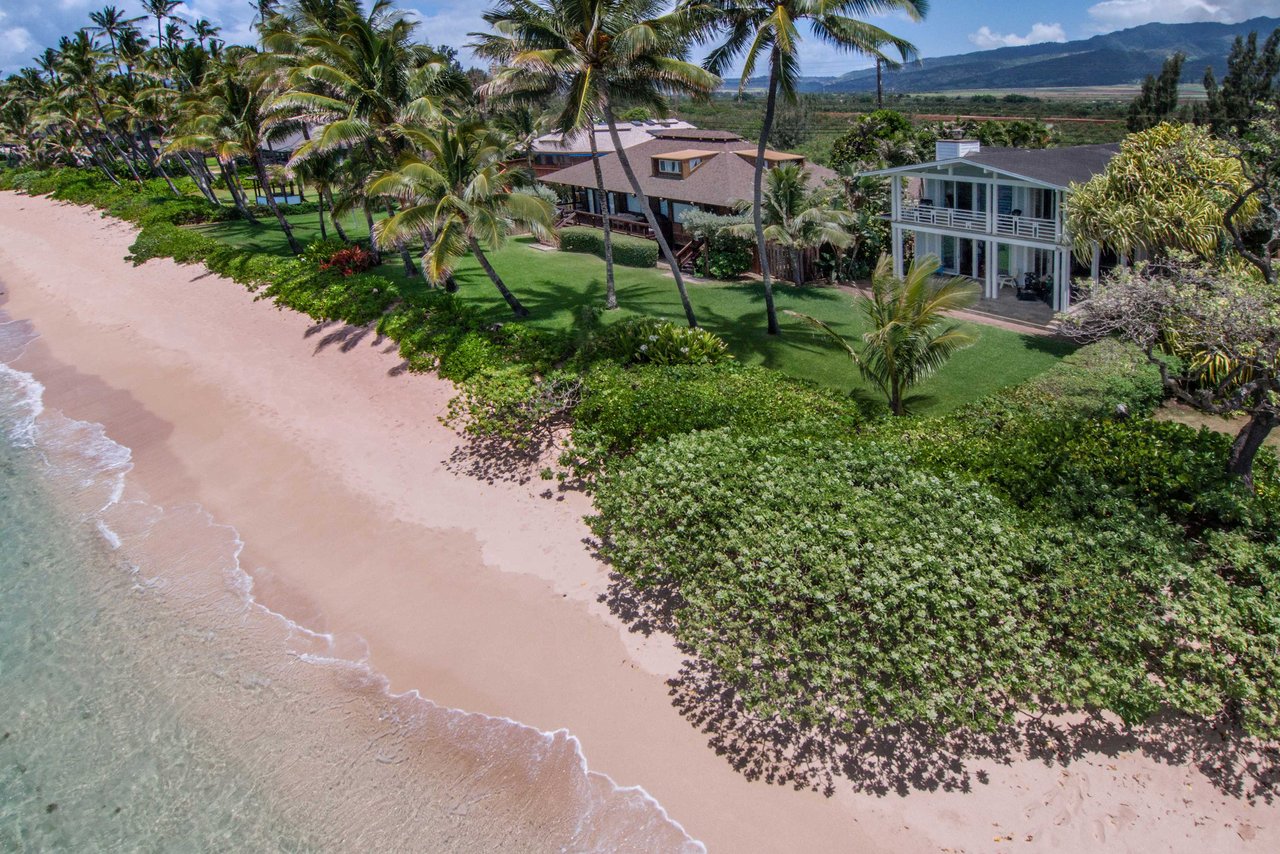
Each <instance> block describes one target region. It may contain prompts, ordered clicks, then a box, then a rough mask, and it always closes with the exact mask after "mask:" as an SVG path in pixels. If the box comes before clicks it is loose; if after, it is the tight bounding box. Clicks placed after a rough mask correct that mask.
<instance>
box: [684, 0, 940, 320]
mask: <svg viewBox="0 0 1280 854" xmlns="http://www.w3.org/2000/svg"><path fill="white" fill-rule="evenodd" d="M927 9H928V0H745V2H744V0H681V3H680V6H679V7H678V9H677V12H676V16H677V17H678V18H679V19H680V20H681V21H682V23H683V26H685V27H686V28H688V29H689V31H691V32H693V33H696V34H697V35H698V37H699V38H700V39H702V40H705V41H711V40H717V39H718V40H719V44H718V45H716V47H715V48H714V49H713V50H712V51H711V53H710V54H708V55H707V58H706V61H705V62H704V63H703V64H704V65H705V66H706V67H707V68H708V69H709V70H710V71H712V72H714V73H716V74H723V73H724V72H725V71H727V70H728V69H730V68H731V67H734V65H735V64H736V63H737V62H738V61H739V60H740V59H741V61H742V75H741V77H740V78H739V81H738V91H739V92H741V91H742V90H743V89H745V88H746V85H747V81H748V80H750V79H751V77H752V76H753V75H754V74H755V73H756V68H757V67H758V66H759V65H760V61H761V60H762V59H763V60H764V61H766V62H767V63H768V67H769V87H768V90H767V92H766V95H765V107H764V120H763V123H762V124H761V127H760V140H759V142H758V143H757V144H756V172H755V178H754V182H753V187H752V189H753V196H752V203H753V205H754V207H753V208H752V216H753V220H754V223H755V232H756V235H755V236H756V251H757V252H758V253H759V256H760V274H761V278H762V279H763V283H764V303H765V313H766V316H767V317H766V320H767V327H768V332H769V334H770V335H777V334H779V333H780V332H781V327H780V326H778V314H777V309H776V308H775V307H774V304H773V287H772V283H771V281H770V275H769V259H768V256H767V254H766V252H765V233H764V220H763V216H762V214H763V210H762V196H763V193H764V170H765V168H766V164H765V158H764V154H765V145H766V143H767V142H768V139H769V134H770V133H771V132H772V131H773V119H774V115H775V113H776V110H777V101H778V95H779V94H781V95H782V96H783V98H784V99H786V100H787V101H794V100H795V98H796V85H797V84H798V83H799V81H800V49H801V43H802V41H803V37H802V34H801V31H800V25H801V24H802V23H804V22H807V23H808V27H809V30H810V31H811V32H812V33H813V35H814V36H815V37H816V38H817V39H818V40H819V41H822V42H825V43H826V44H828V45H831V46H832V47H835V48H837V49H840V50H846V51H850V52H852V53H859V54H862V55H864V56H868V57H871V58H873V59H882V60H883V59H888V60H890V61H891V62H892V61H894V60H892V59H891V58H890V57H889V56H888V54H887V51H890V50H895V51H897V53H898V54H899V55H900V57H901V59H902V61H904V62H905V61H906V60H908V59H910V58H911V57H912V56H914V54H915V47H913V46H912V45H911V44H910V43H909V42H907V41H905V40H903V39H900V38H898V37H897V36H894V35H891V34H890V33H888V32H886V31H885V30H882V29H881V28H880V27H877V26H874V25H872V24H868V23H867V22H866V21H863V20H860V18H864V17H866V16H868V15H884V14H889V13H892V12H901V13H905V14H906V15H907V16H908V17H909V18H911V19H912V20H919V19H920V18H922V17H923V16H924V14H925V12H926V11H927Z"/></svg>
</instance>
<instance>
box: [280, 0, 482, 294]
mask: <svg viewBox="0 0 1280 854" xmlns="http://www.w3.org/2000/svg"><path fill="white" fill-rule="evenodd" d="M299 5H300V6H301V5H302V4H299ZM277 17H279V16H277ZM273 20H274V19H273ZM274 26H275V25H274V23H273V27H274ZM414 26H415V25H414V23H413V22H412V21H410V20H409V19H408V18H406V17H405V15H404V13H402V12H399V11H397V10H395V9H394V8H393V7H392V5H391V3H390V2H388V0H377V2H375V3H374V4H373V5H372V6H371V7H370V9H369V11H368V13H366V14H360V13H359V10H358V8H357V7H354V6H352V5H350V4H347V3H337V4H329V3H318V4H310V5H308V6H307V7H306V8H301V9H299V10H298V11H296V12H295V13H292V24H291V26H290V28H289V29H287V30H285V31H283V32H281V31H278V30H277V31H276V32H275V34H274V35H273V36H272V37H271V38H268V39H267V40H266V44H267V45H268V46H269V47H273V48H274V47H277V46H282V45H283V46H286V49H287V50H288V51H291V53H290V54H289V55H288V56H287V57H286V64H285V67H284V68H283V71H282V76H283V83H282V84H281V85H280V89H281V91H280V92H279V93H278V94H276V95H275V97H274V98H273V99H272V102H271V110H272V112H273V113H274V114H275V116H276V117H277V120H279V121H284V122H298V123H301V124H303V125H304V126H306V125H310V126H316V125H318V126H320V130H319V131H318V132H317V133H316V134H314V135H313V136H312V138H311V139H309V140H308V141H306V142H304V143H303V144H302V145H301V146H300V147H299V148H298V149H297V150H296V151H295V152H294V154H293V157H292V159H291V160H290V162H289V167H290V168H291V169H293V168H296V167H298V166H299V165H300V164H301V163H303V162H305V161H306V160H307V159H309V158H311V157H320V156H328V155H329V154H331V153H332V152H335V151H341V152H345V155H346V158H347V160H348V167H349V168H350V169H351V171H352V175H353V177H355V178H356V180H354V181H353V182H351V183H350V184H349V185H348V186H347V187H346V192H345V193H344V196H345V199H344V204H341V205H340V206H339V209H340V210H342V209H345V208H346V207H348V206H350V207H357V206H358V207H359V208H361V209H363V210H364V214H365V220H366V222H367V223H368V225H369V230H370V243H371V248H373V249H375V251H376V242H375V241H374V237H373V213H372V210H371V208H370V206H369V204H368V200H367V199H366V198H365V197H364V196H363V195H362V193H363V187H364V185H365V183H366V180H365V179H367V178H368V177H369V176H371V175H373V174H374V173H375V172H377V171H379V170H385V169H389V168H392V167H393V166H394V165H395V164H396V163H397V162H398V161H399V159H400V158H401V157H403V156H404V155H405V154H407V153H409V146H408V143H407V142H406V137H405V133H404V132H405V131H406V130H407V129H409V128H411V127H415V126H418V125H420V124H421V123H423V122H429V121H432V120H434V119H435V118H436V117H438V115H439V113H440V108H441V105H442V104H443V103H444V102H445V101H446V100H448V99H450V98H455V99H465V98H466V97H467V96H468V94H469V86H468V84H467V82H466V78H465V76H463V75H462V73H461V72H460V71H459V70H458V69H457V68H456V66H455V65H453V64H452V63H450V62H448V61H447V60H446V59H445V58H444V57H441V56H440V55H439V54H438V53H436V52H435V51H434V50H433V49H431V48H429V47H426V46H424V45H420V44H415V43H414V40H413V34H414ZM276 61H277V62H278V61H279V60H278V59H277V60H276ZM361 172H362V173H363V176H362V177H361V175H360V173H361ZM386 204H387V206H388V207H387V213H388V215H392V214H394V213H395V211H394V209H393V208H394V205H393V202H392V201H391V199H390V198H387V199H386ZM396 248H397V249H398V250H399V252H400V257H401V260H402V262H403V264H404V269H405V274H406V275H407V276H416V275H418V270H417V267H416V266H415V265H414V262H413V258H412V255H411V254H410V252H409V250H408V247H407V246H403V245H402V246H397V247H396Z"/></svg>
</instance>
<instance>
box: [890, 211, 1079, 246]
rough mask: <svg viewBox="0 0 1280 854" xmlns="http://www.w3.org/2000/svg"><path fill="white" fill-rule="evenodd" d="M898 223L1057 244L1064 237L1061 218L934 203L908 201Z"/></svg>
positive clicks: (899, 214)
mask: <svg viewBox="0 0 1280 854" xmlns="http://www.w3.org/2000/svg"><path fill="white" fill-rule="evenodd" d="M898 222H905V223H919V224H921V225H933V226H939V227H942V228H950V229H955V230H958V231H971V232H975V233H977V234H990V235H994V236H997V237H1018V238H1022V239H1024V240H1041V241H1045V242H1049V243H1056V242H1058V241H1059V240H1060V239H1061V237H1062V229H1061V228H1060V227H1059V224H1058V221H1057V220H1053V219H1041V218H1039V217H1032V216H1023V215H1022V214H1021V213H1019V212H1017V211H1016V210H1015V211H1014V212H1011V213H1007V214H996V215H995V216H991V215H990V214H989V213H987V212H986V211H971V210H964V209H962V208H944V207H935V206H933V205H930V204H920V203H918V202H917V203H904V204H903V205H902V206H901V208H900V209H899V211H898Z"/></svg>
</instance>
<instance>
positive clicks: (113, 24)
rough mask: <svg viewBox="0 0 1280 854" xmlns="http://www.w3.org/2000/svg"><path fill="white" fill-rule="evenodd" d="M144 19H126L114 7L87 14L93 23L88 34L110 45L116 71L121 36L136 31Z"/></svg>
mask: <svg viewBox="0 0 1280 854" xmlns="http://www.w3.org/2000/svg"><path fill="white" fill-rule="evenodd" d="M144 17H145V16H139V17H136V18H127V17H125V13H124V12H122V11H121V10H119V9H117V8H116V7H115V6H104V7H103V9H102V11H100V12H90V13H89V20H90V21H92V22H93V26H92V27H89V32H91V33H94V34H95V35H100V36H106V37H107V41H108V42H110V43H111V56H112V58H113V59H114V60H115V61H116V67H117V70H119V65H120V39H121V36H122V35H123V34H124V31H125V30H132V29H136V28H137V24H138V22H139V21H141V20H143V18H144Z"/></svg>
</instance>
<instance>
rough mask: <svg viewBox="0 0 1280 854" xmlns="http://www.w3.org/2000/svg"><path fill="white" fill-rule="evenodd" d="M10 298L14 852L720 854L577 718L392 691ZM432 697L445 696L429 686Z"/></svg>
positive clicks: (3, 334) (5, 444)
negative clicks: (282, 588)
mask: <svg viewBox="0 0 1280 854" xmlns="http://www.w3.org/2000/svg"><path fill="white" fill-rule="evenodd" d="M33 335H34V331H33V330H32V329H31V328H30V327H29V326H28V325H26V324H25V323H23V322H21V321H8V320H7V319H6V318H4V317H3V316H2V315H0V850H5V851H8V850H19V851H142V850H145V851H175V852H177V851H181V852H198V851H254V852H267V851H354V850H362V851H460V852H468V851H602V852H603V851H610V852H612V851H700V850H703V847H702V846H701V844H700V843H698V842H696V841H695V840H693V839H692V838H690V837H689V836H688V835H687V834H686V833H685V832H684V830H683V828H681V826H680V825H679V824H678V823H677V822H676V821H674V820H672V819H671V818H670V817H668V816H667V814H666V812H665V811H664V810H663V809H662V807H661V806H660V805H659V804H658V803H657V802H656V801H655V800H654V799H653V798H651V797H650V796H649V795H648V794H647V793H645V792H644V791H643V790H642V789H640V788H636V787H621V786H618V785H616V784H615V783H614V782H613V781H612V780H611V779H610V778H608V777H607V776H605V775H603V774H600V773H597V772H595V771H592V770H590V769H589V767H588V766H587V763H586V761H585V759H584V758H583V752H582V749H581V745H580V744H579V743H578V741H577V739H575V738H574V737H573V736H572V735H571V734H569V733H568V732H565V731H563V730H560V731H556V732H542V731H539V730H536V729H534V728H531V727H528V726H524V725H522V724H520V723H518V722H515V721H511V720H507V719H503V718H493V717H487V716H484V715H478V714H469V713H467V712H465V711H461V710H456V709H449V708H445V707H442V706H439V705H437V704H435V703H432V702H431V701H430V700H429V699H426V698H424V697H422V696H420V695H418V694H416V693H411V694H405V695H392V694H391V693H389V691H388V690H387V686H386V683H385V680H383V679H382V678H381V677H379V675H378V674H377V673H375V672H372V671H371V670H370V668H369V667H368V666H367V665H366V663H365V662H364V661H363V658H362V655H361V651H360V650H359V649H341V650H340V649H337V648H336V647H335V644H334V641H333V639H332V638H329V637H328V636H326V635H322V634H317V633H314V632H311V631H308V630H307V629H306V628H305V627H303V626H299V625H296V624H294V623H292V622H290V621H289V620H287V619H285V618H284V617H282V616H280V615H278V614H275V613H273V612H271V611H269V610H267V609H266V608H264V607H262V606H261V605H260V604H258V603H257V602H255V600H254V598H253V585H252V579H251V578H250V577H249V576H247V575H246V574H245V573H244V572H243V571H242V570H241V568H240V565H239V560H238V556H239V553H240V549H241V546H242V543H241V542H240V539H239V537H238V536H237V534H236V532H235V531H234V530H233V529H231V528H228V527H226V526H224V525H220V524H218V522H217V520H215V519H211V518H209V516H208V514H207V513H205V512H204V510H203V509H202V508H200V507H198V506H185V507H171V508H162V507H157V506H155V505H153V504H151V503H149V502H148V501H147V499H146V497H145V496H144V495H141V494H140V493H139V491H138V489H137V488H136V486H134V485H133V484H131V483H130V480H129V470H130V455H129V450H128V449H127V448H124V447H122V446H120V445H118V444H116V443H115V442H113V441H112V440H111V438H110V437H109V436H107V435H106V434H105V432H104V430H103V428H102V427H101V426H100V425H95V424H88V423H84V422H78V421H74V420H72V419H69V418H67V417H65V416H64V415H63V414H61V413H59V412H55V411H49V410H46V409H45V408H44V405H43V401H42V391H43V387H42V386H41V385H40V383H39V382H38V381H37V379H36V378H34V377H32V376H31V375H29V374H25V373H23V372H21V371H18V370H15V369H14V368H12V367H10V366H9V364H8V363H9V362H11V361H12V360H13V359H15V358H16V357H17V356H19V355H20V354H21V352H22V349H23V348H24V347H25V346H26V344H27V343H28V342H29V341H30V340H31V338H32V337H33ZM428 693H429V691H428Z"/></svg>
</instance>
